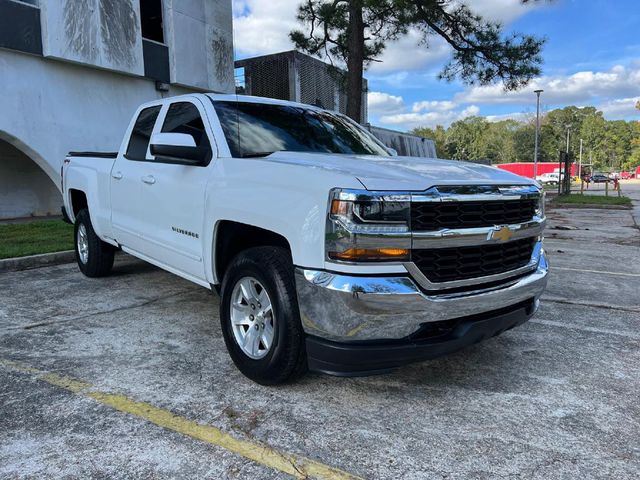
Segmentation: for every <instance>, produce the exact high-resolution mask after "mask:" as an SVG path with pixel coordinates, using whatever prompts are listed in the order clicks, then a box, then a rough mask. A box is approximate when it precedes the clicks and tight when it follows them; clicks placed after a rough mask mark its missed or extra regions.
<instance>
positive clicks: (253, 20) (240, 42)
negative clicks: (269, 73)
mask: <svg viewBox="0 0 640 480" xmlns="http://www.w3.org/2000/svg"><path fill="white" fill-rule="evenodd" d="M298 5H300V0H268V1H267V0H234V2H233V16H234V19H233V28H234V35H233V36H234V39H233V40H234V43H235V47H236V50H237V51H238V52H239V53H240V54H241V55H243V56H253V55H264V54H268V53H276V52H281V51H284V50H291V49H292V48H293V44H292V43H291V40H289V32H290V31H291V30H294V29H296V28H300V24H299V23H298V21H297V19H296V15H297V11H298Z"/></svg>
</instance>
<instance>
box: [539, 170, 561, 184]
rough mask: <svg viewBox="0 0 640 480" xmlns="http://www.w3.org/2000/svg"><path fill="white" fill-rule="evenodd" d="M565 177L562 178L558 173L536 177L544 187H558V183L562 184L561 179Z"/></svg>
mask: <svg viewBox="0 0 640 480" xmlns="http://www.w3.org/2000/svg"><path fill="white" fill-rule="evenodd" d="M563 177H564V175H562V176H561V175H560V174H559V173H558V172H551V173H543V174H542V175H538V176H537V177H536V180H537V181H538V182H540V183H541V184H542V185H557V184H558V183H560V179H561V178H563Z"/></svg>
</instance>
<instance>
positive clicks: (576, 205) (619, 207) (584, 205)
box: [547, 201, 633, 210]
mask: <svg viewBox="0 0 640 480" xmlns="http://www.w3.org/2000/svg"><path fill="white" fill-rule="evenodd" d="M548 206H551V208H560V207H563V208H586V209H595V210H632V209H633V207H631V206H627V205H600V204H595V203H591V204H589V203H562V202H555V201H551V203H550V205H547V207H548Z"/></svg>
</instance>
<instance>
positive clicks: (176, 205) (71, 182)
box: [62, 94, 548, 384]
mask: <svg viewBox="0 0 640 480" xmlns="http://www.w3.org/2000/svg"><path fill="white" fill-rule="evenodd" d="M62 181H63V193H64V211H65V214H66V215H68V218H69V219H70V221H72V222H74V223H75V235H76V254H77V255H76V256H77V261H78V265H79V268H80V270H81V271H82V272H83V273H84V274H85V275H87V276H89V277H100V276H103V275H107V274H108V273H109V272H110V270H111V268H112V265H113V260H114V252H115V251H116V250H117V249H122V250H123V251H125V252H127V253H129V254H131V255H134V256H136V257H138V258H141V259H143V260H146V261H148V262H150V263H152V264H154V265H157V266H159V267H161V268H163V269H165V270H167V271H169V272H172V273H174V274H176V275H179V276H181V277H184V278H186V279H188V280H190V281H192V282H194V283H196V284H199V285H202V286H203V287H205V288H209V289H214V290H217V291H218V292H219V293H220V297H221V300H220V321H221V326H222V333H223V335H224V340H225V342H226V345H227V348H228V350H229V354H230V356H231V358H232V359H233V361H234V362H235V364H236V365H237V366H238V368H239V369H240V370H241V371H242V372H243V373H244V374H245V375H246V376H248V377H249V378H251V379H253V380H255V381H256V382H259V383H263V384H275V383H280V382H284V381H287V380H289V379H292V378H295V377H296V376H298V375H300V374H301V373H303V372H304V371H306V370H307V369H311V370H315V371H321V372H326V373H331V374H340V375H357V374H366V373H372V372H382V371H387V370H389V369H390V368H393V367H397V366H399V365H402V364H406V363H409V362H414V361H420V360H424V359H428V358H433V357H436V356H439V355H443V354H446V353H449V352H452V351H455V350H458V349H460V348H463V347H465V346H466V345H470V344H473V343H476V342H478V341H480V340H482V339H485V338H489V337H492V336H494V335H497V334H499V333H501V332H503V331H505V330H508V329H510V328H512V327H514V326H516V325H519V324H521V323H523V322H525V321H526V320H528V319H529V318H530V317H531V315H533V313H534V312H535V311H536V309H537V308H538V303H539V298H540V295H541V294H542V292H543V290H544V288H545V285H546V281H547V270H548V268H547V261H546V258H545V255H544V251H543V248H542V241H541V239H542V237H541V235H542V232H543V228H544V225H545V216H544V209H543V204H544V202H543V196H542V192H541V191H540V189H539V188H538V187H537V186H536V185H535V183H534V182H533V181H532V180H527V179H524V178H522V177H520V176H516V175H513V174H511V173H509V172H506V171H503V170H499V169H495V168H492V167H487V166H483V165H477V164H471V163H464V162H457V161H447V160H435V159H433V160H425V159H414V158H408V157H407V158H402V157H397V156H393V155H392V154H391V153H390V151H389V150H387V149H386V148H385V147H384V146H383V145H382V144H381V143H380V142H379V141H378V140H376V139H375V138H374V137H373V136H371V135H370V134H369V133H368V132H367V131H366V130H364V129H363V128H361V127H360V126H359V125H357V124H356V123H354V122H352V121H351V120H349V119H347V118H346V117H344V116H341V115H339V114H336V113H332V112H327V111H324V110H322V109H319V108H316V107H313V106H309V105H302V104H296V103H290V102H283V101H276V100H269V99H261V98H252V97H242V96H239V97H238V96H235V95H227V96H225V95H209V94H196V95H187V96H181V97H174V98H169V99H163V100H158V101H154V102H150V103H147V104H145V105H143V106H141V107H140V108H139V109H138V111H137V112H136V113H135V115H134V116H133V119H132V120H131V123H130V125H129V127H128V128H127V130H126V134H125V137H124V140H123V142H122V145H121V146H120V150H119V151H118V152H117V153H95V152H84V153H82V152H81V153H70V154H69V156H68V157H67V158H66V159H65V161H64V165H63V169H62Z"/></svg>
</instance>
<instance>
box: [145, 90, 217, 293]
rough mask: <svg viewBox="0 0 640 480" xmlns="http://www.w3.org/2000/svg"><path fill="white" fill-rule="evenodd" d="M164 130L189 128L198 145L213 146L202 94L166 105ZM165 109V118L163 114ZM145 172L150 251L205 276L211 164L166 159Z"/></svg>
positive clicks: (171, 264) (180, 268) (197, 276)
mask: <svg viewBox="0 0 640 480" xmlns="http://www.w3.org/2000/svg"><path fill="white" fill-rule="evenodd" d="M163 114H164V118H163V120H162V126H161V127H156V131H159V132H175V133H186V134H189V135H191V136H193V138H194V140H195V142H196V145H197V146H200V147H205V148H208V149H209V152H210V154H209V161H210V160H211V159H212V158H213V153H212V149H211V142H210V140H209V135H210V132H208V131H207V129H208V127H206V128H205V125H206V124H207V123H208V122H206V121H203V119H205V118H206V117H205V114H204V109H203V108H202V106H201V104H200V103H199V101H198V100H197V99H194V100H192V101H184V100H182V101H179V102H175V103H171V104H169V105H168V107H165V110H163ZM163 114H161V118H162V117H163ZM148 167H149V169H148V171H147V172H145V173H144V174H143V183H142V193H141V195H140V207H141V209H142V212H141V213H142V219H143V220H142V222H141V225H142V236H143V237H144V239H145V251H144V253H145V254H146V255H147V256H149V257H151V258H152V259H154V260H156V261H158V262H160V263H161V264H163V265H165V266H167V267H170V268H172V269H175V270H177V271H179V272H181V273H183V274H186V276H188V277H192V278H194V279H200V280H205V278H206V277H205V272H204V258H203V255H204V254H203V252H204V251H208V250H209V249H205V248H204V244H203V242H204V238H205V235H204V230H205V228H213V225H208V226H207V225H205V224H204V205H205V192H206V187H207V183H208V177H209V174H210V171H211V170H210V169H209V168H208V164H207V165H206V166H193V165H176V164H170V163H163V162H162V161H161V160H160V159H155V161H153V162H151V163H149V164H148Z"/></svg>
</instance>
